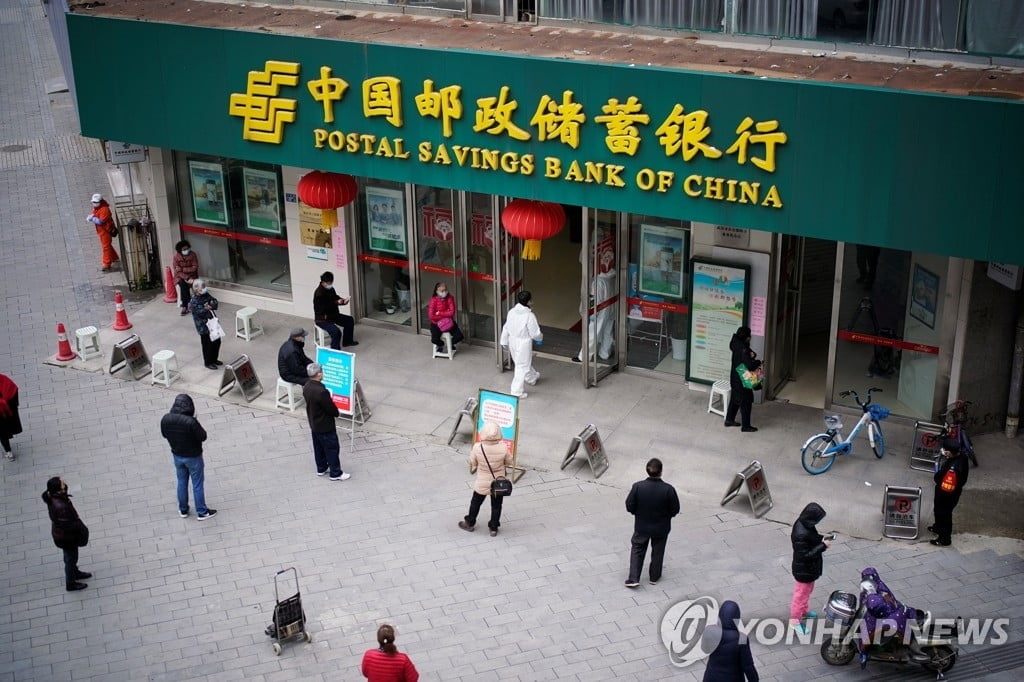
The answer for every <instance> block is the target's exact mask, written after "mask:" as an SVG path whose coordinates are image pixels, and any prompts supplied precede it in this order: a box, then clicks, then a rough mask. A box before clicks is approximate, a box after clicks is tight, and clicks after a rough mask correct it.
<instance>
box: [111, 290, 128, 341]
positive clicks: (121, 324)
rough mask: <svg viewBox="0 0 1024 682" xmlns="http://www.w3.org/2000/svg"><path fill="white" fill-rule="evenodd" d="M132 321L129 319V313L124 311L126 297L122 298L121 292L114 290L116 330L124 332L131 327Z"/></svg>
mask: <svg viewBox="0 0 1024 682" xmlns="http://www.w3.org/2000/svg"><path fill="white" fill-rule="evenodd" d="M131 328H132V323H131V322H129V321H128V313H126V312H125V311H124V299H123V298H121V292H120V291H115V292H114V330H115V331H119V332H123V331H124V330H125V329H131Z"/></svg>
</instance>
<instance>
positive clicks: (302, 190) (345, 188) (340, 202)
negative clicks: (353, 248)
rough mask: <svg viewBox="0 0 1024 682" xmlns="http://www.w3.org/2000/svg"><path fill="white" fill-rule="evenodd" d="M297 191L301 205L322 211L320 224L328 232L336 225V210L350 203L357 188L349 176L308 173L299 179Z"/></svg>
mask: <svg viewBox="0 0 1024 682" xmlns="http://www.w3.org/2000/svg"><path fill="white" fill-rule="evenodd" d="M298 190H299V199H301V200H302V203H304V204H307V205H309V206H312V207H313V208H319V209H320V210H321V211H322V213H321V214H320V224H321V225H323V226H324V228H325V229H328V230H329V229H331V228H332V227H336V226H337V224H338V209H339V208H341V207H342V206H347V205H348V204H350V203H352V200H353V199H355V198H356V195H357V194H358V193H359V186H358V185H356V181H355V178H353V177H352V176H351V175H345V174H344V173H324V172H323V171H310V172H309V173H306V174H305V175H303V176H302V177H301V178H299V187H298Z"/></svg>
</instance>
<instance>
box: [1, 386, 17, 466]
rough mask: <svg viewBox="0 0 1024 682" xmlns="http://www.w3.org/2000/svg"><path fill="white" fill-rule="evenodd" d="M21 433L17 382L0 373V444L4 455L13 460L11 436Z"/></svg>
mask: <svg viewBox="0 0 1024 682" xmlns="http://www.w3.org/2000/svg"><path fill="white" fill-rule="evenodd" d="M19 433H21V418H20V417H19V416H18V384H16V383H14V382H13V381H12V380H11V378H10V377H9V376H7V375H6V374H0V445H3V448H4V457H6V458H7V459H9V460H10V461H12V462H13V461H14V451H13V450H11V438H13V437H14V436H17V435H18V434H19Z"/></svg>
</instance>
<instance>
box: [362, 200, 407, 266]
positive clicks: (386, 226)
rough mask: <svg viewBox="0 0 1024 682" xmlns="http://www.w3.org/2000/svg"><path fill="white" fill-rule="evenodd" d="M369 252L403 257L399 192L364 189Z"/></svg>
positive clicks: (403, 204)
mask: <svg viewBox="0 0 1024 682" xmlns="http://www.w3.org/2000/svg"><path fill="white" fill-rule="evenodd" d="M366 212H367V225H369V233H370V250H371V251H386V252H388V253H397V254H398V255H400V256H405V255H407V254H406V245H405V203H404V198H403V195H402V192H401V190H397V189H384V188H381V187H367V188H366Z"/></svg>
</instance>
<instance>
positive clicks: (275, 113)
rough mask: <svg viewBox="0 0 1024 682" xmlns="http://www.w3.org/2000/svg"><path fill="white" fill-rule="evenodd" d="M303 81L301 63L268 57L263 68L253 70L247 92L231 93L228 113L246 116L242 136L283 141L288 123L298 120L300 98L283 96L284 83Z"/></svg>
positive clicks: (290, 84) (274, 142)
mask: <svg viewBox="0 0 1024 682" xmlns="http://www.w3.org/2000/svg"><path fill="white" fill-rule="evenodd" d="M298 83H299V64H298V63H296V62H279V61H274V60H267V62H266V64H264V68H263V71H250V72H249V79H248V81H247V83H246V88H245V92H233V93H231V99H230V100H229V103H228V114H230V115H231V116H238V117H240V118H241V119H242V121H243V123H242V139H243V140H252V141H253V142H268V143H270V144H281V139H282V138H283V137H284V124H285V123H292V122H294V121H295V111H296V109H297V108H298V102H296V101H295V100H294V99H289V98H287V97H279V96H278V95H279V94H280V90H281V88H282V87H283V86H295V85H298Z"/></svg>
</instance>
